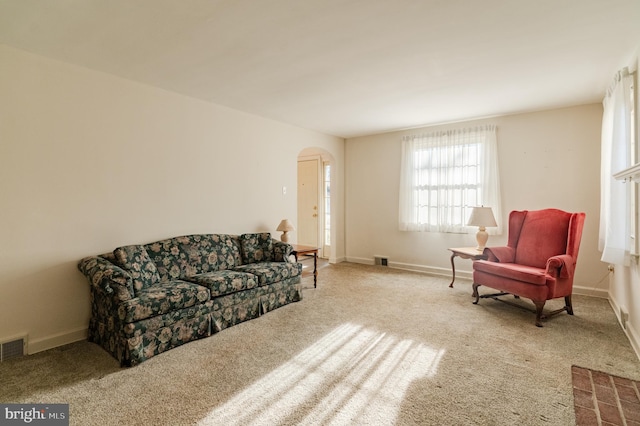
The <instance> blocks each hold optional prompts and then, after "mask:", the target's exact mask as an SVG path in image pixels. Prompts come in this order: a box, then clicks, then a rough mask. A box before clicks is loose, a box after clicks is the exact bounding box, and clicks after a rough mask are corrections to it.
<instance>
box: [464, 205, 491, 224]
mask: <svg viewBox="0 0 640 426" xmlns="http://www.w3.org/2000/svg"><path fill="white" fill-rule="evenodd" d="M467 225H468V226H479V227H485V226H490V227H493V226H498V224H497V223H496V218H495V217H494V216H493V211H492V210H491V207H484V206H481V207H474V208H473V210H471V217H469V222H468V223H467Z"/></svg>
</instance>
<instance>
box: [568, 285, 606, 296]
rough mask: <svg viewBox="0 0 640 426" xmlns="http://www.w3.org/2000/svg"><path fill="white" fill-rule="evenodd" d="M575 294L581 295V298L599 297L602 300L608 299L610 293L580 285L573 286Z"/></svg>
mask: <svg viewBox="0 0 640 426" xmlns="http://www.w3.org/2000/svg"><path fill="white" fill-rule="evenodd" d="M573 294H579V295H581V296H591V297H599V298H600V299H608V298H609V291H607V290H604V289H601V288H593V287H582V286H580V285H575V284H574V286H573Z"/></svg>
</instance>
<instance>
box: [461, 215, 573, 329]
mask: <svg viewBox="0 0 640 426" xmlns="http://www.w3.org/2000/svg"><path fill="white" fill-rule="evenodd" d="M584 219H585V214H584V213H567V212H564V211H562V210H557V209H545V210H537V211H526V210H524V211H512V212H511V213H510V214H509V240H508V243H507V246H506V247H491V248H489V247H487V248H485V251H484V254H485V255H486V256H487V260H478V261H476V262H473V296H474V297H475V301H474V302H473V303H474V304H477V303H478V301H479V299H480V298H481V297H483V298H485V297H490V298H493V299H496V300H500V301H504V300H501V299H497V297H498V296H502V295H505V294H513V295H514V296H517V297H520V296H521V297H526V298H528V299H531V301H533V303H534V305H535V307H536V310H535V312H536V325H537V326H538V327H542V323H541V320H542V319H543V318H546V317H549V316H551V315H554V314H557V313H560V312H563V311H567V313H569V315H573V307H572V306H571V292H572V290H573V276H574V272H575V269H576V260H577V259H578V249H579V248H580V239H581V237H582V227H583V225H584ZM479 286H486V287H490V288H493V289H496V290H499V291H500V293H497V294H488V295H482V296H480V295H479V293H478V287H479ZM559 297H564V300H565V306H564V308H562V309H559V310H557V311H553V312H551V313H549V314H547V315H544V316H543V308H544V304H545V302H546V301H547V300H551V299H556V298H559ZM507 303H509V302H507Z"/></svg>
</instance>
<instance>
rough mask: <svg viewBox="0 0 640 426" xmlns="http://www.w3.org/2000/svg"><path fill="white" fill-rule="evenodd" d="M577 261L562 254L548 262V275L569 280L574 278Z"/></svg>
mask: <svg viewBox="0 0 640 426" xmlns="http://www.w3.org/2000/svg"><path fill="white" fill-rule="evenodd" d="M575 267H576V261H575V259H574V258H573V256H570V255H568V254H560V255H557V256H553V257H550V258H549V260H547V274H549V275H551V276H552V277H555V278H558V277H559V278H569V277H571V276H573V272H574V271H575Z"/></svg>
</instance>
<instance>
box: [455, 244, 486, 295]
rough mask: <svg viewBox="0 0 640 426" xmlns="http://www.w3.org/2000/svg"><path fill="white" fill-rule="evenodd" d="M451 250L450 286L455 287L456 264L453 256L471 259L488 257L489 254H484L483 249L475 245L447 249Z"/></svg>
mask: <svg viewBox="0 0 640 426" xmlns="http://www.w3.org/2000/svg"><path fill="white" fill-rule="evenodd" d="M447 250H449V251H451V275H452V277H451V284H449V287H453V282H454V281H455V280H456V265H455V263H453V258H454V257H456V256H458V257H461V258H463V259H471V261H472V262H473V261H476V260H481V259H486V258H487V256H485V255H484V253H483V252H482V251H479V250H478V249H476V248H475V247H457V248H450V249H447Z"/></svg>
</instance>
